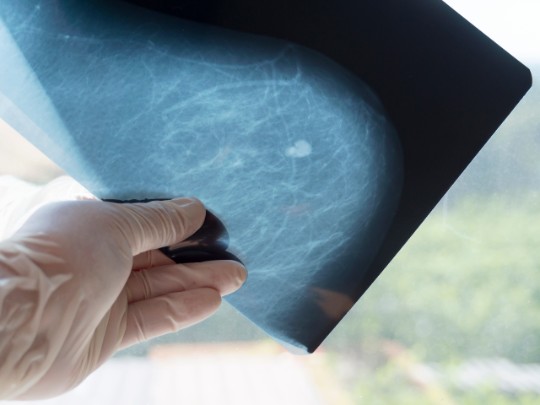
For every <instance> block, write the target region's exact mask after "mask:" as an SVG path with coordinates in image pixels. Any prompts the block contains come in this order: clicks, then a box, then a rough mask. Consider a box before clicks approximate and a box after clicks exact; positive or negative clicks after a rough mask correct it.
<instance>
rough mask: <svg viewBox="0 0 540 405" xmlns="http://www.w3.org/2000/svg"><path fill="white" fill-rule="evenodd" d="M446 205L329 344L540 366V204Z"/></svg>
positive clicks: (435, 358) (439, 358) (488, 202)
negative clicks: (390, 342) (387, 345)
mask: <svg viewBox="0 0 540 405" xmlns="http://www.w3.org/2000/svg"><path fill="white" fill-rule="evenodd" d="M535 201H538V199H537V198H536V197H535V198H534V199H532V200H530V201H529V202H527V201H522V202H521V203H520V205H516V204H515V203H510V202H508V201H506V200H505V201H503V200H502V199H501V198H499V199H487V198H484V199H482V198H476V199H470V200H468V201H463V202H461V203H460V204H459V205H456V206H454V207H452V208H450V209H448V208H445V207H444V205H440V206H439V207H437V208H436V210H435V211H434V212H433V213H432V214H431V215H430V217H429V218H428V219H427V220H426V221H425V223H424V224H423V225H422V226H421V227H420V229H419V230H418V231H417V232H416V233H415V234H414V235H413V237H412V238H411V239H410V241H409V242H408V243H407V245H406V246H405V247H404V248H403V249H402V251H401V252H400V254H399V255H398V256H397V257H396V258H395V259H394V260H393V262H392V263H391V264H390V266H389V267H388V268H387V269H386V270H385V271H384V272H383V273H382V275H381V276H380V277H379V279H378V280H377V281H376V282H375V283H374V285H373V286H372V287H371V288H370V289H369V290H368V292H367V293H366V294H365V295H364V297H362V299H361V300H360V301H359V303H358V304H357V306H356V307H355V308H354V309H353V310H352V311H351V312H350V313H349V314H348V316H347V318H346V320H345V321H344V322H343V323H342V324H341V325H340V326H338V328H337V329H336V331H335V332H334V333H333V335H332V336H331V337H330V339H329V341H328V346H330V347H334V348H343V347H349V348H351V349H353V348H359V347H360V343H361V342H369V341H377V340H380V339H394V340H397V341H399V342H401V343H402V344H404V345H406V346H408V347H411V348H414V349H415V351H416V352H417V353H420V354H421V355H422V356H423V357H425V358H426V359H427V360H430V361H448V360H451V359H460V358H472V357H506V358H509V359H512V360H514V361H518V362H540V345H539V344H538V341H539V337H540V210H539V209H538V208H539V207H540V204H539V203H538V202H535Z"/></svg>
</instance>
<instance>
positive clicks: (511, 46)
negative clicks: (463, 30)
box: [444, 0, 540, 64]
mask: <svg viewBox="0 0 540 405" xmlns="http://www.w3.org/2000/svg"><path fill="white" fill-rule="evenodd" d="M444 1H445V2H446V3H447V4H448V5H450V6H451V7H452V8H453V9H455V10H456V11H457V12H458V13H460V14H461V15H462V16H463V17H465V18H466V19H467V20H469V21H470V22H471V23H472V24H473V25H475V26H476V27H477V28H478V29H480V30H481V31H482V32H484V33H485V34H486V35H487V36H489V37H490V38H491V39H493V40H494V41H495V42H496V43H498V44H499V45H500V46H501V47H503V48H504V49H506V50H507V51H508V52H510V53H511V54H512V55H514V56H515V57H516V58H517V59H519V60H520V61H521V62H523V63H525V64H540V0H444Z"/></svg>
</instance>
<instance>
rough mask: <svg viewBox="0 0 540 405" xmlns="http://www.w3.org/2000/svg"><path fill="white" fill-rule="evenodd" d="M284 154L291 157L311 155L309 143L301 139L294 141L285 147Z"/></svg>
mask: <svg viewBox="0 0 540 405" xmlns="http://www.w3.org/2000/svg"><path fill="white" fill-rule="evenodd" d="M285 155H286V156H288V157H292V158H303V157H306V156H309V155H311V145H310V144H309V143H308V142H306V141H304V140H303V139H302V140H300V141H296V142H295V143H294V146H291V147H290V148H287V150H286V151H285Z"/></svg>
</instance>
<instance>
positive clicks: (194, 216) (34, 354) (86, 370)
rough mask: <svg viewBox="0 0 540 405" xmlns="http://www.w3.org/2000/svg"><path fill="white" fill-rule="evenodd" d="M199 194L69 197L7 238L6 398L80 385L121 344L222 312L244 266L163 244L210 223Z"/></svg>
mask: <svg viewBox="0 0 540 405" xmlns="http://www.w3.org/2000/svg"><path fill="white" fill-rule="evenodd" d="M204 217H205V209H204V207H203V205H202V204H201V203H200V202H199V201H198V200H190V199H178V200H173V201H166V202H151V203H145V204H113V203H104V202H100V201H91V200H89V201H70V202H57V203H52V204H48V205H45V206H43V207H41V208H40V209H38V210H37V211H36V212H35V213H34V214H32V216H31V217H30V218H29V219H28V220H27V221H26V222H25V223H24V225H23V226H22V227H21V228H20V229H19V230H18V231H17V232H16V233H15V234H14V235H13V236H12V237H11V239H8V240H5V241H4V242H1V243H0V398H1V399H35V398H46V397H51V396H55V395H58V394H61V393H63V392H65V391H67V390H69V389H71V388H73V387H75V386H76V385H78V384H79V383H80V382H81V381H82V380H83V379H84V378H85V377H86V376H87V375H88V374H90V373H91V372H92V371H94V370H95V369H96V368H97V367H98V366H99V365H100V364H102V363H103V362H105V360H107V359H108V358H109V357H110V356H111V355H112V354H113V353H114V352H115V351H117V350H119V349H122V348H125V347H127V346H130V345H132V344H135V343H137V342H141V341H143V340H146V339H150V338H153V337H156V336H159V335H163V334H165V333H169V332H174V331H177V330H179V329H182V328H185V327H187V326H189V325H192V324H194V323H196V322H199V321H201V320H202V319H204V318H206V317H208V316H209V315H211V314H212V313H213V312H215V311H216V310H217V308H218V306H219V305H220V302H221V296H223V295H225V294H228V293H231V292H233V291H235V290H237V289H238V288H239V287H240V286H241V285H242V283H243V282H244V280H245V278H246V273H245V269H244V267H243V266H242V265H240V264H239V263H236V262H232V261H213V262H203V263H193V264H186V265H178V264H172V261H171V260H170V259H168V258H166V257H165V256H164V255H162V254H161V253H160V252H159V251H157V250H155V249H157V248H159V247H162V246H165V245H171V244H174V243H177V242H179V241H181V240H183V239H186V238H187V237H189V236H190V235H191V234H193V233H194V232H195V231H196V230H197V229H198V228H199V227H200V226H201V225H202V223H203V221H204Z"/></svg>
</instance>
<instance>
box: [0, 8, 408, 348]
mask: <svg viewBox="0 0 540 405" xmlns="http://www.w3.org/2000/svg"><path fill="white" fill-rule="evenodd" d="M0 18H1V20H0V24H1V25H0V55H1V58H2V60H3V61H9V65H7V66H4V67H3V68H2V75H1V77H0V95H1V99H0V109H1V110H0V113H1V116H2V118H3V119H5V120H6V121H7V122H8V123H9V124H10V125H12V126H13V127H14V128H15V129H17V130H18V131H19V132H21V133H22V134H23V135H24V136H25V137H26V138H28V139H29V140H30V141H32V142H33V143H34V144H35V145H37V146H38V147H39V148H41V149H42V150H43V151H45V152H46V153H47V154H48V155H49V156H50V157H51V158H52V159H53V160H55V161H56V162H57V163H59V164H60V165H61V166H62V167H63V168H64V169H65V170H66V171H67V172H68V173H69V174H71V175H72V176H73V177H75V178H76V179H77V180H79V181H80V182H81V183H82V184H83V185H85V186H86V187H87V188H88V189H89V190H91V191H92V192H93V193H95V194H96V195H97V196H99V197H101V198H105V199H116V200H130V199H154V198H171V197H176V196H184V195H186V196H189V195H194V196H197V197H198V198H200V199H201V200H202V201H203V202H204V203H205V204H206V205H207V207H208V209H209V210H211V211H212V212H213V213H214V214H215V215H216V216H217V218H220V219H221V221H223V223H224V224H225V227H226V228H227V231H228V236H229V241H228V242H229V250H230V253H231V254H233V255H235V256H236V257H238V258H239V260H241V261H242V262H243V263H244V264H245V265H246V266H247V268H248V271H249V276H248V281H247V282H246V284H245V286H244V287H243V288H242V289H241V290H240V291H239V292H237V293H235V294H233V295H232V296H230V297H229V298H228V300H229V302H230V303H231V304H232V305H233V306H234V307H235V308H237V309H238V310H239V311H240V312H241V313H243V314H244V315H245V316H247V317H248V318H249V319H251V320H252V321H253V322H255V323H256V324H257V325H258V326H260V327H261V328H263V329H264V330H265V331H266V332H268V333H269V334H270V335H271V336H273V337H274V338H276V339H278V340H280V341H282V342H283V343H284V344H286V345H290V346H294V347H297V348H300V349H301V350H313V349H314V348H315V347H316V346H317V345H318V344H319V343H320V341H321V340H322V338H324V336H326V334H327V333H328V332H329V330H331V328H332V327H333V326H334V325H335V324H336V323H337V322H338V321H339V320H340V319H341V317H342V316H343V315H344V314H345V313H346V311H347V310H348V309H349V308H350V307H351V306H352V305H353V303H354V301H356V299H357V298H358V294H359V293H358V289H359V287H358V286H359V280H360V279H362V277H363V275H364V274H365V272H366V271H367V269H368V268H369V265H370V264H371V262H372V261H373V259H374V257H375V255H376V253H377V251H378V249H379V247H380V245H381V243H382V241H383V239H384V237H385V235H386V232H387V230H388V228H389V226H390V224H391V221H392V219H393V218H394V214H395V212H396V209H397V205H398V201H399V198H400V191H401V186H402V176H403V169H402V153H401V145H400V141H399V138H398V136H397V134H396V132H395V130H394V128H393V125H392V124H391V122H390V121H389V119H388V117H387V115H386V114H385V112H384V109H383V107H382V106H381V104H380V102H379V101H378V99H377V97H376V96H375V95H374V93H373V92H372V91H371V90H370V89H369V88H368V87H367V86H366V85H365V84H364V83H363V82H362V80H360V79H359V78H358V77H356V76H355V75H352V74H351V73H350V72H349V71H347V70H346V69H344V68H343V67H342V66H340V65H338V64H336V63H335V62H333V61H332V60H330V59H329V58H327V57H325V56H323V55H322V54H320V53H317V52H314V51H312V50H308V49H307V48H305V47H303V46H299V45H297V44H294V43H291V42H288V41H284V40H279V39H272V38H267V37H261V36H255V35H250V34H240V33H237V32H234V31H230V30H226V29H223V28H217V27H212V26H206V25H201V24H197V23H193V22H189V21H186V20H181V19H177V18H174V17H169V16H166V15H163V14H158V13H154V12H150V11H147V10H144V9H142V8H139V7H135V6H132V5H128V4H124V3H113V2H109V3H107V2H101V1H85V2H81V1H76V0H55V1H38V0H36V1H25V2H18V1H10V2H7V1H6V2H2V3H1V4H0Z"/></svg>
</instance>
